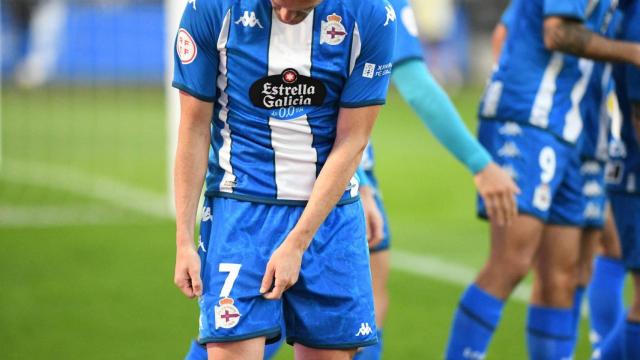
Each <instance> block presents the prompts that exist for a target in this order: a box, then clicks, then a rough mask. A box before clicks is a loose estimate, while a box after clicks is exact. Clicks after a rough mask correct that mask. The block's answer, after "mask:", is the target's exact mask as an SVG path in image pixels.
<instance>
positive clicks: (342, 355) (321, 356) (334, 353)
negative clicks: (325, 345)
mask: <svg viewBox="0 0 640 360" xmlns="http://www.w3.org/2000/svg"><path fill="white" fill-rule="evenodd" d="M356 350H357V349H356V348H353V349H341V350H330V349H314V348H310V347H307V346H304V345H301V344H295V345H294V354H295V359H296V360H349V359H351V358H353V356H354V355H355V353H356Z"/></svg>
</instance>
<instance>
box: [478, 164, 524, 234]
mask: <svg viewBox="0 0 640 360" xmlns="http://www.w3.org/2000/svg"><path fill="white" fill-rule="evenodd" d="M473 180H474V182H475V184H476V188H477V189H478V193H480V196H481V197H482V200H483V201H484V204H485V208H486V209H487V215H488V216H489V219H491V220H492V221H495V223H496V224H498V226H509V225H511V223H512V222H513V220H514V219H515V218H516V216H518V204H517V202H516V195H518V194H520V188H519V187H518V185H516V183H515V182H514V181H513V179H512V178H511V176H509V174H508V173H507V172H506V171H504V170H503V169H501V168H500V167H499V166H498V165H496V164H495V163H490V164H489V165H487V167H485V168H484V169H483V170H482V171H480V172H479V173H477V174H476V175H475V176H474V178H473Z"/></svg>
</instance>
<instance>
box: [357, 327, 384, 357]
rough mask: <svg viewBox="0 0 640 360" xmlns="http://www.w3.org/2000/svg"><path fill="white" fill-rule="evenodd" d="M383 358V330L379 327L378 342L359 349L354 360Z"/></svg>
mask: <svg viewBox="0 0 640 360" xmlns="http://www.w3.org/2000/svg"><path fill="white" fill-rule="evenodd" d="M381 358H382V330H381V329H378V343H377V344H375V345H371V346H367V347H365V348H363V349H362V350H360V351H358V352H357V353H356V355H355V356H354V357H353V360H380V359H381Z"/></svg>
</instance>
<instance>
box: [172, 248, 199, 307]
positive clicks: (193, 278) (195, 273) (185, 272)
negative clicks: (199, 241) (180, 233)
mask: <svg viewBox="0 0 640 360" xmlns="http://www.w3.org/2000/svg"><path fill="white" fill-rule="evenodd" d="M173 281H174V283H175V284H176V286H177V287H178V289H180V291H182V293H183V294H185V295H186V296H187V297H188V298H189V299H193V298H194V297H196V296H201V295H202V280H200V256H198V252H197V251H196V249H195V247H194V246H193V245H192V244H189V245H186V246H182V247H180V246H179V247H178V248H177V249H176V272H175V275H174V279H173Z"/></svg>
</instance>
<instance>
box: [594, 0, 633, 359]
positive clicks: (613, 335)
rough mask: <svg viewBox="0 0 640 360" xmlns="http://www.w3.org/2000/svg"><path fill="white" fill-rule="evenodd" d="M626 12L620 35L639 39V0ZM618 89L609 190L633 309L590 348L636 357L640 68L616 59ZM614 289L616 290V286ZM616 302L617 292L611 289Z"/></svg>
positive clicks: (604, 355)
mask: <svg viewBox="0 0 640 360" xmlns="http://www.w3.org/2000/svg"><path fill="white" fill-rule="evenodd" d="M621 7H622V8H623V12H624V19H623V24H622V26H621V29H620V38H621V40H624V41H633V42H640V2H639V1H637V0H628V1H622V2H621ZM614 78H615V81H616V92H617V94H618V99H619V102H620V109H621V110H622V114H623V123H622V126H621V127H619V126H614V136H613V142H614V143H613V145H614V146H612V147H611V150H612V152H611V154H610V155H611V160H610V163H609V168H608V170H607V184H608V186H607V190H608V193H609V199H610V201H611V209H612V210H613V214H614V217H615V219H616V226H617V230H618V234H619V236H620V240H621V243H622V260H623V263H624V267H625V269H626V270H627V271H630V272H631V274H632V278H633V289H634V292H633V294H634V296H633V302H632V305H631V308H630V309H629V311H628V313H627V314H625V316H620V317H619V319H618V322H617V324H616V325H615V327H614V328H613V329H611V330H610V331H609V332H608V333H602V334H600V335H601V336H602V337H603V340H602V341H601V343H600V344H599V348H598V349H596V351H595V352H594V356H593V358H594V359H603V360H610V359H624V360H633V359H640V68H638V67H636V66H631V65H624V64H617V65H615V69H614ZM616 291H617V289H616ZM611 296H612V297H613V298H614V299H613V301H611V302H612V303H613V305H614V306H617V304H616V303H617V302H618V300H617V299H618V296H619V295H618V294H616V293H614V292H612V293H611Z"/></svg>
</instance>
